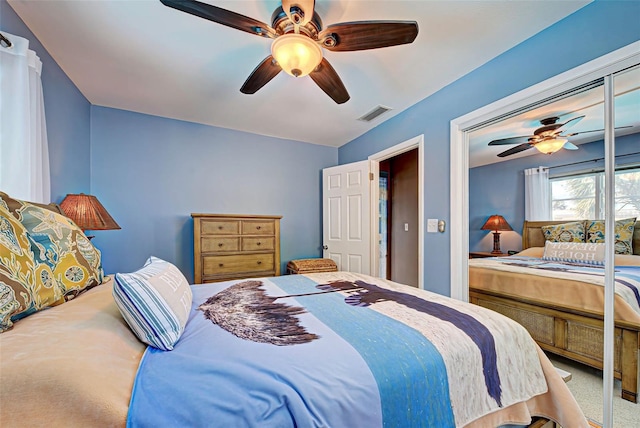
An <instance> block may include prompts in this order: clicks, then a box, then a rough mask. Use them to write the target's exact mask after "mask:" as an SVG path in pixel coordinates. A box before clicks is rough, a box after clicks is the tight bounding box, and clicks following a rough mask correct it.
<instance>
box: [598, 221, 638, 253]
mask: <svg viewBox="0 0 640 428" xmlns="http://www.w3.org/2000/svg"><path fill="white" fill-rule="evenodd" d="M635 224H636V219H635V217H634V218H625V219H623V220H617V221H616V223H615V235H616V244H615V252H616V254H633V231H634V229H635ZM587 242H592V243H600V242H604V220H589V221H587Z"/></svg>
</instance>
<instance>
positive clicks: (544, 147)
mask: <svg viewBox="0 0 640 428" xmlns="http://www.w3.org/2000/svg"><path fill="white" fill-rule="evenodd" d="M567 141H568V140H567V139H566V138H552V139H549V140H542V141H540V142H539V143H536V145H535V146H534V147H535V148H536V149H538V151H539V152H541V153H544V154H547V155H550V154H551V153H555V152H557V151H558V150H560V149H561V148H562V147H563V146H564V145H565V143H566V142H567Z"/></svg>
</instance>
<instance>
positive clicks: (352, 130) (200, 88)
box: [8, 0, 590, 147]
mask: <svg viewBox="0 0 640 428" xmlns="http://www.w3.org/2000/svg"><path fill="white" fill-rule="evenodd" d="M205 2H208V3H211V4H214V5H216V6H219V7H222V8H225V9H229V10H232V11H234V12H237V13H240V14H243V15H246V16H249V17H251V18H254V19H257V20H259V21H262V22H265V23H267V24H269V25H271V21H270V20H271V14H272V12H273V11H274V10H275V9H276V7H278V6H279V5H280V2H279V1H277V0H264V1H257V0H246V1H238V0H237V1H228V0H227V1H216V0H205ZM589 2H590V0H576V1H574V0H546V1H545V2H544V6H543V7H541V2H540V1H505V0H498V1H485V0H482V1H478V0H475V1H417V0H413V1H400V0H361V1H353V0H351V1H346V0H339V1H338V0H335V1H328V0H318V1H316V8H315V10H316V11H317V12H318V14H319V15H320V17H321V19H322V21H323V24H324V26H325V27H326V26H327V25H330V24H335V23H339V22H348V21H364V20H415V21H417V22H418V26H419V34H418V37H417V38H416V40H415V41H414V43H412V44H410V45H403V46H396V47H391V48H384V49H376V50H368V51H359V52H329V51H326V50H325V51H324V55H325V58H327V60H328V61H329V62H330V63H331V64H332V65H333V67H334V68H335V70H336V71H337V73H338V74H339V76H340V77H341V79H342V81H343V83H344V85H345V86H346V88H347V90H348V91H349V94H350V95H351V99H350V100H349V101H348V102H346V103H345V104H342V105H337V104H335V103H334V102H333V101H332V100H331V99H330V98H329V97H328V96H327V95H325V94H324V92H322V91H321V90H320V88H318V87H317V86H316V85H315V84H314V82H313V81H312V80H311V79H310V78H308V77H303V78H300V79H296V78H294V77H291V76H289V75H287V74H285V73H280V74H279V75H278V76H276V77H275V78H274V79H273V80H272V81H271V82H269V83H268V84H267V85H266V86H265V87H264V88H262V89H261V90H259V91H258V92H257V93H256V94H254V95H245V94H242V93H240V91H239V89H240V87H241V86H242V84H243V83H244V81H245V79H246V78H247V77H248V76H249V74H250V73H251V72H252V71H253V69H254V68H255V67H256V66H257V65H258V64H259V63H260V62H261V61H262V60H263V59H264V58H265V57H266V56H267V55H269V54H270V44H271V42H270V40H269V39H265V38H261V37H256V36H254V35H251V34H248V33H245V32H242V31H238V30H235V29H232V28H229V27H226V26H223V25H219V24H216V23H213V22H211V21H207V20H205V19H201V18H198V17H195V16H192V15H189V14H186V13H184V12H180V11H177V10H175V9H171V8H168V7H166V6H164V5H163V4H161V3H160V1H159V0H136V1H134V0H108V1H89V0H86V1H73V0H64V1H63V0H46V1H45V0H8V3H9V4H10V5H11V6H12V8H13V9H14V10H15V11H16V13H17V14H18V15H19V16H20V17H21V18H22V20H23V21H24V22H25V23H26V24H27V26H28V27H29V28H30V29H31V30H32V32H33V33H34V34H35V35H36V36H37V37H38V39H39V40H40V41H41V43H42V44H43V45H44V46H45V48H46V49H47V50H48V51H49V53H50V54H51V55H52V56H53V58H54V59H55V60H56V62H57V63H58V64H59V65H60V67H61V68H62V69H63V70H64V71H65V73H66V74H67V75H68V76H69V78H70V79H71V80H72V81H73V82H74V84H75V85H76V86H77V87H78V88H79V90H80V91H81V92H82V93H83V94H84V96H85V97H87V99H88V100H89V101H90V102H91V103H92V104H94V105H99V106H106V107H113V108H118V109H124V110H130V111H135V112H141V113H146V114H151V115H157V116H163V117H168V118H174V119H180V120H185V121H190V122H196V123H203V124H209V125H214V126H219V127H224V128H230V129H237V130H242V131H247V132H252V133H256V134H262V135H268V136H275V137H280V138H285V139H292V140H298V141H304V142H309V143H314V144H322V145H328V146H334V147H339V146H341V145H343V144H346V143H347V142H349V141H351V140H352V139H354V138H356V137H358V136H360V135H362V134H363V133H365V132H366V131H368V130H369V129H371V128H373V127H375V126H377V125H379V124H381V123H382V122H383V121H384V120H388V119H389V118H391V117H393V116H394V115H396V114H398V113H400V112H401V111H403V110H405V109H407V108H408V107H410V106H412V105H413V104H415V103H417V102H419V101H420V100H422V99H424V98H426V97H428V96H429V95H431V94H433V93H434V92H436V91H437V90H439V89H441V88H442V87H444V86H446V85H447V84H449V83H451V82H453V81H455V80H456V79H458V78H460V77H461V76H463V75H465V74H467V73H469V72H470V71H472V70H473V69H475V68H477V67H479V66H480V65H482V64H484V63H486V62H487V61H489V60H491V59H492V58H494V57H496V56H497V55H499V54H500V53H502V52H504V51H506V50H508V49H510V48H511V47H513V46H515V45H517V44H518V43H520V42H522V41H524V40H525V39H527V38H529V37H531V36H533V35H534V34H536V33H537V32H539V31H541V30H542V29H544V28H546V27H548V26H550V25H552V24H553V23H555V22H556V21H559V20H561V19H563V18H564V17H566V16H567V15H569V14H571V13H573V12H575V11H576V10H578V9H579V8H581V7H583V6H585V5H586V4H588V3H589ZM378 105H383V106H387V107H391V108H392V109H393V110H391V111H390V112H389V113H386V114H384V115H383V116H380V117H379V118H377V119H375V120H373V121H372V122H369V123H366V122H362V121H358V120H357V118H358V117H360V116H362V115H363V114H365V113H367V112H369V111H370V110H372V109H373V108H375V107H376V106H378Z"/></svg>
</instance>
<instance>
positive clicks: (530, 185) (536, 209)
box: [524, 166, 551, 220]
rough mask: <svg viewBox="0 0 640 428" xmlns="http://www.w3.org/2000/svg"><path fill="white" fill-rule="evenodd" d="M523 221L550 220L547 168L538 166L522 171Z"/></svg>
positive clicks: (549, 190) (549, 192) (549, 191)
mask: <svg viewBox="0 0 640 428" xmlns="http://www.w3.org/2000/svg"><path fill="white" fill-rule="evenodd" d="M524 218H525V220H551V189H550V187H549V168H545V167H543V166H539V167H538V168H529V169H525V170H524Z"/></svg>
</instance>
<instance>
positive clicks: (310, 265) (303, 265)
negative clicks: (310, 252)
mask: <svg viewBox="0 0 640 428" xmlns="http://www.w3.org/2000/svg"><path fill="white" fill-rule="evenodd" d="M337 271H338V267H337V266H336V262H334V261H333V260H331V259H298V260H291V261H290V262H289V263H287V273H288V274H290V275H295V274H300V273H315V272H337Z"/></svg>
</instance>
